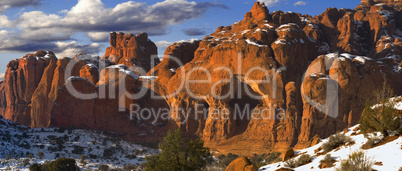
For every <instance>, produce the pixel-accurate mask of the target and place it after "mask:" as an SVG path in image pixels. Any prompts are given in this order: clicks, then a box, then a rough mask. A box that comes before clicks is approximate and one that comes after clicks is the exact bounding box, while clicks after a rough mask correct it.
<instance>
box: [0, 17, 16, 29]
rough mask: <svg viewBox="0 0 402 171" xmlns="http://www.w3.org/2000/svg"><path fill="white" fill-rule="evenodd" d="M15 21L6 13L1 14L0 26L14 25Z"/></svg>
mask: <svg viewBox="0 0 402 171" xmlns="http://www.w3.org/2000/svg"><path fill="white" fill-rule="evenodd" d="M13 25H14V24H13V22H12V21H10V20H8V17H7V16H5V15H0V28H4V27H13Z"/></svg>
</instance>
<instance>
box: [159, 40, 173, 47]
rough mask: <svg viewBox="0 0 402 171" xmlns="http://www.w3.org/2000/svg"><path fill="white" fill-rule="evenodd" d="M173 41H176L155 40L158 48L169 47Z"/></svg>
mask: <svg viewBox="0 0 402 171" xmlns="http://www.w3.org/2000/svg"><path fill="white" fill-rule="evenodd" d="M173 43H174V42H168V41H164V40H162V41H158V42H155V44H156V46H157V47H158V48H167V47H169V46H170V45H172V44H173Z"/></svg>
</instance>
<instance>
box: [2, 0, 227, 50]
mask: <svg viewBox="0 0 402 171" xmlns="http://www.w3.org/2000/svg"><path fill="white" fill-rule="evenodd" d="M14 1H15V0H13V2H14ZM17 1H18V2H20V1H21V2H22V1H28V0H17ZM0 2H3V0H0ZM30 2H31V3H30V4H32V5H34V4H38V3H39V0H31V1H30ZM0 4H1V3H0ZM8 4H9V5H10V4H11V3H8ZM27 4H29V3H27ZM12 5H13V6H17V5H19V4H17V3H14V4H12ZM212 7H218V8H227V7H226V6H224V5H222V4H218V3H212V2H200V3H196V2H189V1H187V0H165V1H163V2H159V3H156V4H153V5H147V4H146V3H141V2H133V1H128V2H124V3H120V4H117V5H116V6H115V7H112V8H109V7H106V6H105V4H103V3H102V1H101V0H78V3H77V4H76V5H75V6H74V7H72V8H71V9H68V10H63V11H61V12H57V13H56V14H46V13H44V12H42V11H30V12H25V13H23V14H22V15H21V16H20V17H19V18H18V19H15V20H11V21H10V20H9V19H8V18H7V17H5V16H0V24H1V25H2V26H3V27H4V28H8V34H7V35H5V34H0V40H7V41H8V42H9V45H0V50H4V51H22V52H25V51H32V49H34V48H41V47H49V48H46V50H47V49H49V50H50V49H57V48H60V46H58V45H60V44H58V42H66V41H70V42H71V41H72V36H73V35H75V34H77V33H84V35H86V36H87V37H88V38H89V39H90V40H91V41H92V42H105V41H107V38H108V35H109V33H110V31H123V32H130V33H140V32H147V33H148V34H149V35H151V36H152V35H161V34H166V30H167V27H168V26H170V25H176V24H179V23H183V22H185V21H187V20H189V19H194V18H197V17H199V16H201V15H202V14H203V13H205V11H207V10H208V9H210V8H212ZM3 23H4V24H3ZM69 46H73V44H69ZM88 46H90V45H88ZM63 47H65V46H63ZM91 47H93V46H91ZM65 48H67V47H65ZM80 48H81V49H82V48H83V47H80ZM80 48H76V47H74V46H73V47H72V49H80ZM41 49H42V48H41ZM84 49H85V48H84ZM95 49H96V48H95ZM35 50H38V49H35ZM59 50H60V49H59ZM64 50H67V49H64ZM60 51H61V50H60ZM70 51H72V50H71V49H70Z"/></svg>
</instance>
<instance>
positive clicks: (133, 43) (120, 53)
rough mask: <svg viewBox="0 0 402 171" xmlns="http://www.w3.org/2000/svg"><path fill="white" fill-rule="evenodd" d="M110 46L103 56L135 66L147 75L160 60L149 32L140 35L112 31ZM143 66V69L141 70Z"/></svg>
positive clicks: (136, 69) (137, 70)
mask: <svg viewBox="0 0 402 171" xmlns="http://www.w3.org/2000/svg"><path fill="white" fill-rule="evenodd" d="M109 42H110V45H111V46H110V47H108V48H107V49H106V53H105V55H103V57H102V58H104V59H108V60H109V61H112V62H114V63H116V64H124V65H127V66H128V67H133V68H134V70H135V71H136V72H137V73H140V74H142V75H146V73H147V72H148V71H149V70H150V69H151V67H153V66H156V65H157V64H158V63H159V62H160V61H159V58H158V57H157V56H156V55H157V54H158V52H157V48H156V45H155V43H153V42H152V41H151V40H149V39H148V34H146V33H141V34H138V35H133V34H124V33H121V32H119V33H115V32H112V33H110V41H109ZM138 67H139V68H142V69H143V71H141V69H139V68H138Z"/></svg>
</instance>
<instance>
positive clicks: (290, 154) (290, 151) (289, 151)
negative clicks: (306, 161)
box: [281, 148, 295, 161]
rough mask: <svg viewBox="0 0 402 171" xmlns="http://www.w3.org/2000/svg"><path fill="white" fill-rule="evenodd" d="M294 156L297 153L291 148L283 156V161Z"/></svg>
mask: <svg viewBox="0 0 402 171" xmlns="http://www.w3.org/2000/svg"><path fill="white" fill-rule="evenodd" d="M294 155H295V153H294V151H293V148H289V149H287V150H285V151H284V152H283V153H282V154H281V158H282V161H286V160H288V159H290V158H292V157H293V156H294Z"/></svg>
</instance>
